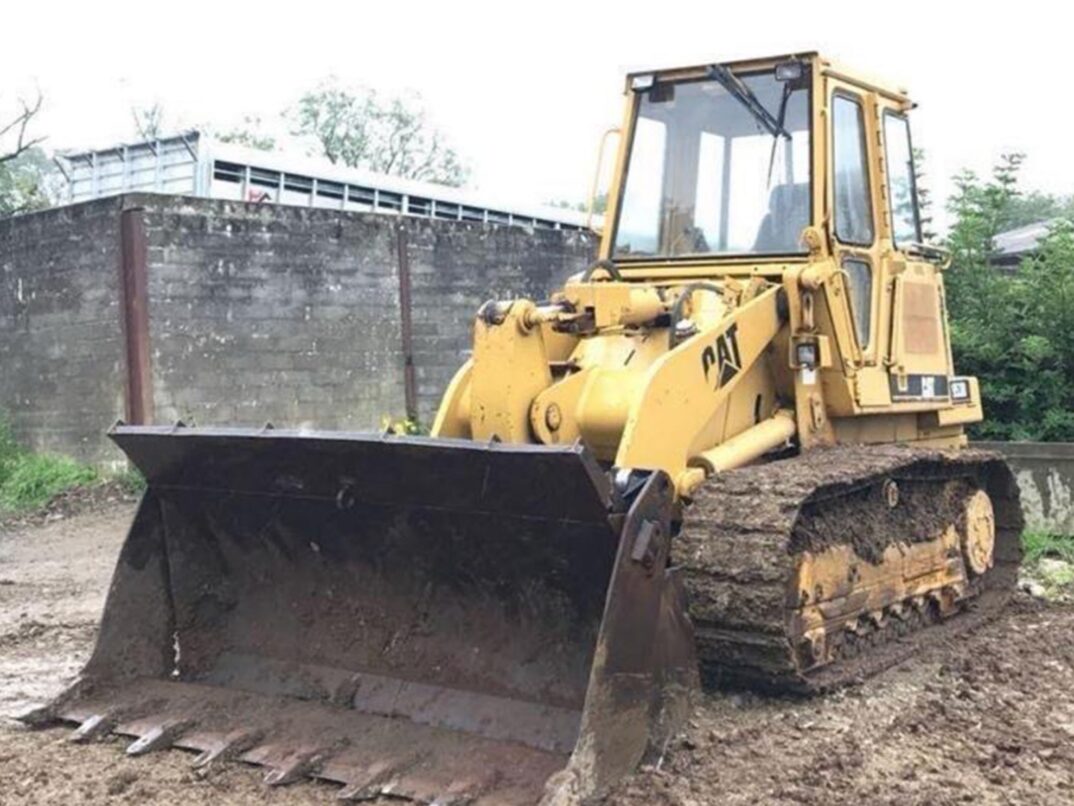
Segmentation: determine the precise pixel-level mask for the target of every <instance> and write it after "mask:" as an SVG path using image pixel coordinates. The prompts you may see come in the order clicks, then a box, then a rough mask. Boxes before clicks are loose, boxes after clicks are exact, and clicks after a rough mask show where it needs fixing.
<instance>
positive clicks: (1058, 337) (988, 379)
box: [945, 154, 1074, 442]
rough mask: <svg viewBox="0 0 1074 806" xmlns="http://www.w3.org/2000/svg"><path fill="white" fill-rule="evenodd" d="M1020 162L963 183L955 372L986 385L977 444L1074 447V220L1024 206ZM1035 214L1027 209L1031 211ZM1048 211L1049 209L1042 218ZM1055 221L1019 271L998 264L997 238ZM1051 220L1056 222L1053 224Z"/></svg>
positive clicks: (953, 205) (967, 176) (955, 230)
mask: <svg viewBox="0 0 1074 806" xmlns="http://www.w3.org/2000/svg"><path fill="white" fill-rule="evenodd" d="M1020 165H1021V157H1020V155H1017V154H1014V155H1007V156H1005V157H1004V158H1003V160H1002V161H1001V162H1000V164H999V165H998V166H997V167H996V169H995V171H994V172H993V176H992V178H991V179H990V180H988V181H983V180H980V179H978V178H977V177H976V176H974V175H973V174H971V173H964V174H962V175H961V176H959V177H957V178H956V180H955V181H956V185H957V192H956V194H955V195H954V197H953V198H952V200H951V202H950V205H949V207H950V211H951V212H952V214H954V216H955V221H954V224H953V226H952V228H951V232H950V234H949V236H948V239H947V246H948V248H950V249H951V253H952V265H951V269H950V271H948V272H947V274H946V277H945V285H946V288H947V302H948V308H949V311H950V314H951V347H952V350H953V352H954V358H955V369H956V370H957V371H958V372H959V373H960V374H966V375H976V376H977V377H978V378H980V381H981V396H982V398H983V401H984V409H985V420H984V422H982V423H979V424H977V425H975V426H972V427H971V436H972V437H974V438H977V439H997V440H1042V441H1055V442H1059V441H1070V440H1074V218H1070V217H1069V216H1071V215H1072V212H1071V207H1070V205H1066V206H1064V205H1063V204H1061V203H1060V200H1052V202H1051V207H1050V208H1049V209H1048V210H1044V209H1043V208H1041V198H1042V197H1040V196H1039V194H1038V195H1037V196H1032V195H1031V196H1030V197H1028V198H1026V197H1023V196H1022V195H1021V193H1020V192H1019V190H1018V186H1017V179H1018V171H1019V167H1020ZM1027 208H1028V209H1027ZM1038 208H1040V209H1038ZM1046 212H1050V213H1051V216H1050V218H1051V221H1052V225H1051V230H1050V233H1049V235H1048V236H1047V237H1046V238H1045V239H1044V240H1043V241H1042V242H1041V244H1040V246H1039V248H1038V250H1037V252H1036V254H1035V255H1033V256H1032V257H1029V258H1027V259H1026V260H1025V261H1023V263H1022V265H1021V266H1019V267H1018V270H1017V271H1014V272H1011V271H1006V270H1002V269H999V268H997V267H996V266H994V265H993V263H992V258H993V256H994V254H995V245H994V239H995V237H996V235H998V234H999V233H1000V232H1003V231H1004V230H1007V229H1010V228H1011V227H1013V226H1017V225H1018V224H1021V223H1024V220H1025V219H1026V218H1027V217H1031V216H1035V215H1041V216H1044V213H1046ZM1044 217H1047V216H1044Z"/></svg>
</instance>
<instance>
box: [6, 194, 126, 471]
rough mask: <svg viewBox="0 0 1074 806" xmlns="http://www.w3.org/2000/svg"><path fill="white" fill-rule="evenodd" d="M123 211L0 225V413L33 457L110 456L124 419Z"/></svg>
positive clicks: (114, 205) (50, 215) (72, 211)
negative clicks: (113, 435)
mask: <svg viewBox="0 0 1074 806" xmlns="http://www.w3.org/2000/svg"><path fill="white" fill-rule="evenodd" d="M120 206H121V200H118V199H102V200H99V201H94V202H90V203H87V204H82V205H78V206H75V207H63V208H59V209H56V210H48V211H45V212H41V213H36V214H33V215H26V216H19V217H15V218H8V219H0V412H4V413H5V414H6V415H7V416H9V417H10V418H11V421H12V424H13V426H14V428H15V433H16V436H17V437H18V438H19V439H20V440H21V441H22V442H23V443H25V444H26V445H28V446H30V447H32V448H33V449H34V450H38V451H52V452H58V453H69V454H74V455H78V456H81V457H84V458H88V459H93V460H97V459H101V458H104V457H107V456H108V455H109V450H108V448H107V446H106V445H105V442H104V440H103V439H102V434H103V432H104V431H105V430H106V429H107V428H108V426H109V425H111V423H112V422H114V421H115V420H116V419H118V418H120V417H122V416H123V411H124V408H123V400H124V389H125V366H124V362H125V358H124V347H123V344H124V342H123V329H122V324H121V317H120V279H119V278H120V274H119V248H120V238H119V211H120Z"/></svg>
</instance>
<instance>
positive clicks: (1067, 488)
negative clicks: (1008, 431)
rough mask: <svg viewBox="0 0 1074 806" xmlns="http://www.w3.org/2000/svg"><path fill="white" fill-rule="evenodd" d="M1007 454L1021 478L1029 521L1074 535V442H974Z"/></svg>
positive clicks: (1048, 528)
mask: <svg viewBox="0 0 1074 806" xmlns="http://www.w3.org/2000/svg"><path fill="white" fill-rule="evenodd" d="M974 447H976V448H985V449H988V450H995V451H1000V452H1001V453H1003V454H1004V455H1006V457H1007V459H1008V461H1009V462H1010V464H1011V468H1012V469H1013V470H1014V473H1015V476H1016V477H1017V479H1018V488H1019V490H1020V491H1021V493H1022V510H1023V512H1025V517H1026V524H1027V525H1028V526H1030V527H1033V528H1039V529H1045V530H1047V531H1050V532H1054V533H1056V534H1064V535H1074V444H1072V443H1066V442H1061V443H1060V442H975V443H974Z"/></svg>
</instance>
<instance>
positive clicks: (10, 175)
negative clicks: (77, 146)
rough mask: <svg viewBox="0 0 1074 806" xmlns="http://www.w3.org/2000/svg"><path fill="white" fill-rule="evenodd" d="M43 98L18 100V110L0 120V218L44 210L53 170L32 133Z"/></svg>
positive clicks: (40, 96)
mask: <svg viewBox="0 0 1074 806" xmlns="http://www.w3.org/2000/svg"><path fill="white" fill-rule="evenodd" d="M42 104H43V97H42V95H41V93H38V94H37V96H36V98H35V99H34V100H33V101H27V100H26V99H25V98H20V99H18V102H17V106H18V109H17V110H16V111H15V112H14V113H12V114H10V115H9V116H7V117H0V215H13V214H15V213H25V212H29V211H30V210H37V209H40V208H42V207H47V206H48V204H49V199H48V192H47V184H48V178H49V176H50V174H51V173H52V166H51V163H50V162H49V160H48V158H47V157H46V156H45V153H44V151H42V150H41V148H40V144H41V143H42V142H43V141H44V139H45V138H44V136H43V135H38V134H36V133H35V129H36V125H37V120H38V116H39V114H40V112H41V107H42Z"/></svg>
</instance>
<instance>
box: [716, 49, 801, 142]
mask: <svg viewBox="0 0 1074 806" xmlns="http://www.w3.org/2000/svg"><path fill="white" fill-rule="evenodd" d="M709 76H710V77H711V78H713V79H715V80H716V81H718V82H720V85H721V86H722V87H723V88H724V89H725V90H727V91H728V92H729V93H730V94H731V96H732V97H733V98H735V99H736V100H737V101H738V102H739V103H741V104H742V105H743V106H744V107H746V109H747V110H748V111H749V113H750V114H751V115H753V117H754V119H755V120H756V121H757V122H758V123H760V124H761V125H762V126H763V127H764V128H765V130H766V131H767V132H768V133H769V134H770V135H772V136H773V137H780V136H782V137H786V138H787V139H788V140H790V139H791V136H790V134H789V133H788V132H787V130H786V129H785V128H783V121H782V120H777V119H776V118H775V117H773V116H772V113H771V112H769V111H768V110H767V109H765V106H764V104H762V103H761V101H760V99H759V98H758V97H757V96H756V95H754V94H753V90H751V89H750V88H749V87H747V86H746V85H745V84H744V83H743V82H742V79H740V78H739V77H738V76H736V75H735V74H734V73H732V72H731V71H730V70H728V69H727V68H726V67H724V66H723V65H722V64H712V65H709ZM780 117H781V118H782V117H783V116H782V114H781V115H780Z"/></svg>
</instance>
